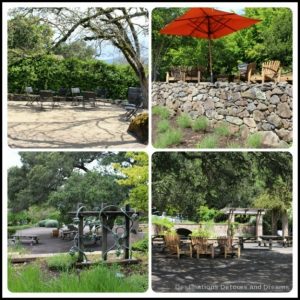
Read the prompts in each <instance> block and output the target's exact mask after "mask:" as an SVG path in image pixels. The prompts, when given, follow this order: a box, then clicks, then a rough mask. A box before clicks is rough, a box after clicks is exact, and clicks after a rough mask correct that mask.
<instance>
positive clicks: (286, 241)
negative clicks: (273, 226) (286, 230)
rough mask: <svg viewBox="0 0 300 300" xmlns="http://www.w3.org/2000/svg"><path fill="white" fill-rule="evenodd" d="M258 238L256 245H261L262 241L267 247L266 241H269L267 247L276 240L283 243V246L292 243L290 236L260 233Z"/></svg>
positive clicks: (270, 246)
mask: <svg viewBox="0 0 300 300" xmlns="http://www.w3.org/2000/svg"><path fill="white" fill-rule="evenodd" d="M259 238H260V240H259V241H258V246H261V244H262V243H263V244H264V246H265V247H267V243H269V249H270V250H271V249H272V245H273V241H277V242H279V243H281V244H282V245H283V247H286V246H289V245H291V244H292V241H293V238H292V237H290V236H289V237H288V236H285V237H282V236H279V235H262V236H260V237H259Z"/></svg>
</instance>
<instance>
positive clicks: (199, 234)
mask: <svg viewBox="0 0 300 300" xmlns="http://www.w3.org/2000/svg"><path fill="white" fill-rule="evenodd" d="M190 236H196V237H203V238H210V237H212V233H211V232H210V231H209V230H206V229H197V230H193V231H192V233H191V234H190Z"/></svg>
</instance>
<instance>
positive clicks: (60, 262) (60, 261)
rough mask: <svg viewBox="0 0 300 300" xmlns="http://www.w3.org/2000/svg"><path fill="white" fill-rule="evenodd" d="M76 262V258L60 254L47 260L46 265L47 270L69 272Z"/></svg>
mask: <svg viewBox="0 0 300 300" xmlns="http://www.w3.org/2000/svg"><path fill="white" fill-rule="evenodd" d="M76 260H77V257H76V256H75V255H74V256H71V255H69V254H60V255H55V256H52V257H49V258H47V260H46V264H47V266H48V268H49V269H52V270H60V271H70V270H71V269H72V268H73V267H74V264H75V262H76Z"/></svg>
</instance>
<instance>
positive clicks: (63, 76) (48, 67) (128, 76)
mask: <svg viewBox="0 0 300 300" xmlns="http://www.w3.org/2000/svg"><path fill="white" fill-rule="evenodd" d="M138 85H139V81H138V78H137V77H136V75H135V74H134V72H133V70H132V69H131V68H130V66H128V65H109V64H106V63H104V62H102V61H100V60H96V59H93V60H80V59H77V58H69V59H63V58H60V57H58V56H55V55H44V56H37V57H35V58H25V59H23V60H20V61H18V62H17V63H15V64H13V65H10V66H9V67H8V91H9V93H24V90H25V87H26V86H31V87H32V88H33V90H34V91H39V90H44V89H49V90H54V91H57V90H59V89H60V88H61V87H64V88H71V87H79V88H80V89H81V91H90V90H92V91H93V90H96V88H97V87H99V88H105V89H107V91H108V97H109V98H113V99H117V98H118V99H127V94H128V87H130V86H138Z"/></svg>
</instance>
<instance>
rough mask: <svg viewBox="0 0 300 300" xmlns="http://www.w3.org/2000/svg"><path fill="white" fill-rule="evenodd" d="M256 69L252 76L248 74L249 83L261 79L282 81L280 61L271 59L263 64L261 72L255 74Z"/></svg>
mask: <svg viewBox="0 0 300 300" xmlns="http://www.w3.org/2000/svg"><path fill="white" fill-rule="evenodd" d="M254 71H255V70H252V71H251V74H250V76H248V83H250V82H257V81H260V82H261V83H264V82H265V81H274V82H279V81H280V73H281V68H280V61H279V60H270V61H267V62H264V63H263V64H262V69H261V74H253V73H252V72H254Z"/></svg>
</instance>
